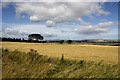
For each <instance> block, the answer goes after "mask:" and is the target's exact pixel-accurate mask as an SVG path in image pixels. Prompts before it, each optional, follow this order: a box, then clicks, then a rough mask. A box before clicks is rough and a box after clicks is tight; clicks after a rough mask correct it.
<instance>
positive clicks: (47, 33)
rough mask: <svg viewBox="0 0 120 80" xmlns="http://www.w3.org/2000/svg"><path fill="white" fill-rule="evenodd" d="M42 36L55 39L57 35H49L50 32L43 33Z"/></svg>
mask: <svg viewBox="0 0 120 80" xmlns="http://www.w3.org/2000/svg"><path fill="white" fill-rule="evenodd" d="M43 36H44V37H56V36H57V35H56V34H53V33H50V32H45V33H43Z"/></svg>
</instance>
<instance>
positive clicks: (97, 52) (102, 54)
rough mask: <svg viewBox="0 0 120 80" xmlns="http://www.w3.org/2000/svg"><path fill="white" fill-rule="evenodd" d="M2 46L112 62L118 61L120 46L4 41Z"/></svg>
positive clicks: (72, 57) (49, 54) (58, 55)
mask: <svg viewBox="0 0 120 80" xmlns="http://www.w3.org/2000/svg"><path fill="white" fill-rule="evenodd" d="M2 48H4V49H6V48H7V49H9V50H15V49H17V50H20V51H23V52H29V50H30V49H34V50H37V52H38V53H40V54H42V55H47V56H50V57H60V56H61V55H62V54H63V55H64V57H65V58H66V59H71V60H72V59H75V60H81V59H83V60H87V61H95V62H100V61H102V62H104V63H110V64H117V63H118V46H101V45H83V44H55V43H24V42H2Z"/></svg>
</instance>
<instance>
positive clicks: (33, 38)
mask: <svg viewBox="0 0 120 80" xmlns="http://www.w3.org/2000/svg"><path fill="white" fill-rule="evenodd" d="M43 39H44V37H43V36H41V35H40V34H30V35H28V40H30V41H41V40H43Z"/></svg>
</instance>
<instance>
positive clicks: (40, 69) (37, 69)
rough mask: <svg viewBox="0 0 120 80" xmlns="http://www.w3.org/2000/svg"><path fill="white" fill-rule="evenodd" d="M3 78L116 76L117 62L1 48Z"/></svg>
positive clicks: (31, 50)
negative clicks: (65, 57) (74, 58)
mask: <svg viewBox="0 0 120 80" xmlns="http://www.w3.org/2000/svg"><path fill="white" fill-rule="evenodd" d="M2 52H3V54H2V67H3V69H2V72H3V74H2V76H3V78H118V65H117V64H114V65H112V64H104V63H102V61H101V62H99V63H96V62H94V61H85V60H80V61H77V60H69V59H64V55H61V57H60V58H54V57H48V56H44V55H40V54H38V53H37V51H36V50H33V49H30V51H29V52H28V53H25V52H21V51H18V50H15V51H10V50H8V49H2Z"/></svg>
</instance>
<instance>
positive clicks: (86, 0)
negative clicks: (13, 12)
mask: <svg viewBox="0 0 120 80" xmlns="http://www.w3.org/2000/svg"><path fill="white" fill-rule="evenodd" d="M106 1H112V2H115V1H118V0H89V1H88V0H47V1H46V0H2V2H106Z"/></svg>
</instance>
